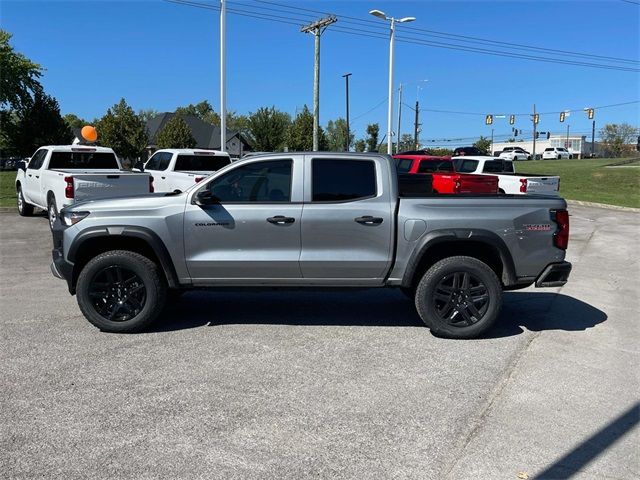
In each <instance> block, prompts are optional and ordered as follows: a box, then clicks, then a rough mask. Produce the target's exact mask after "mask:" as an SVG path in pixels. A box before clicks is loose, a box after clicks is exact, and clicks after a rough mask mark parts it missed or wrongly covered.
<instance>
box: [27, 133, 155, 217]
mask: <svg viewBox="0 0 640 480" xmlns="http://www.w3.org/2000/svg"><path fill="white" fill-rule="evenodd" d="M149 192H153V177H152V176H151V175H149V174H148V173H137V172H130V171H127V170H124V169H123V168H122V165H121V164H120V161H119V160H118V157H117V156H116V154H115V153H114V151H113V150H112V149H110V148H106V147H94V146H91V147H89V146H82V145H55V146H46V147H41V148H39V149H38V150H37V151H36V153H34V154H33V156H32V157H31V159H30V160H29V161H28V162H27V163H26V164H23V165H21V166H20V168H19V169H18V173H17V175H16V193H17V197H18V213H19V214H20V215H22V216H30V215H32V214H33V209H34V207H38V208H41V209H43V210H47V212H48V214H49V222H50V225H53V223H54V222H55V219H56V218H57V216H58V212H59V211H60V210H61V209H62V208H63V207H66V206H68V205H71V204H73V203H76V202H83V201H85V200H95V199H99V198H114V197H127V196H131V195H138V194H145V193H149Z"/></svg>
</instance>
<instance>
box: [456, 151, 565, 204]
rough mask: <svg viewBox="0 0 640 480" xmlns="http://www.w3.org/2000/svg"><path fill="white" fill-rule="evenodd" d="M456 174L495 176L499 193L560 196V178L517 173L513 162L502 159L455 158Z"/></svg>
mask: <svg viewBox="0 0 640 480" xmlns="http://www.w3.org/2000/svg"><path fill="white" fill-rule="evenodd" d="M452 160H453V164H454V165H455V169H456V172H464V173H470V174H473V175H495V176H496V177H497V178H498V191H499V193H509V194H514V195H558V194H559V192H560V177H558V176H557V175H537V174H535V175H532V174H529V173H519V172H518V173H516V171H515V169H514V168H513V161H512V160H507V159H506V158H502V157H453V158H452Z"/></svg>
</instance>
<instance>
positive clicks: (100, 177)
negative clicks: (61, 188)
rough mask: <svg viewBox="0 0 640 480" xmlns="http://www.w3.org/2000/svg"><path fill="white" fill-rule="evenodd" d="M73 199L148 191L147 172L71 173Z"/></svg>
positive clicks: (112, 196) (123, 195) (121, 195)
mask: <svg viewBox="0 0 640 480" xmlns="http://www.w3.org/2000/svg"><path fill="white" fill-rule="evenodd" d="M73 187H74V196H75V200H76V201H78V202H82V201H85V200H95V199H98V198H114V197H127V196H130V195H140V194H144V193H149V174H146V173H110V174H84V175H83V174H81V175H73Z"/></svg>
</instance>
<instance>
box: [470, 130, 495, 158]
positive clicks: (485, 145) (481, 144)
mask: <svg viewBox="0 0 640 480" xmlns="http://www.w3.org/2000/svg"><path fill="white" fill-rule="evenodd" d="M473 146H474V147H476V148H477V149H478V150H480V151H481V152H484V153H485V154H487V155H489V154H490V153H491V152H489V149H491V140H489V139H488V138H486V137H483V136H482V135H480V138H479V139H478V141H477V142H476V143H474V144H473Z"/></svg>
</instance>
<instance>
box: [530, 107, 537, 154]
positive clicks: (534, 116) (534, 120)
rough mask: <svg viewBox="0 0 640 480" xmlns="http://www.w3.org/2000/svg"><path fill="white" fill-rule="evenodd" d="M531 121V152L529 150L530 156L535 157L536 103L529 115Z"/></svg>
mask: <svg viewBox="0 0 640 480" xmlns="http://www.w3.org/2000/svg"><path fill="white" fill-rule="evenodd" d="M531 121H532V122H533V152H531V158H533V159H534V160H535V159H536V129H537V127H538V124H537V123H536V104H535V103H534V104H533V116H532V117H531Z"/></svg>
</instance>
